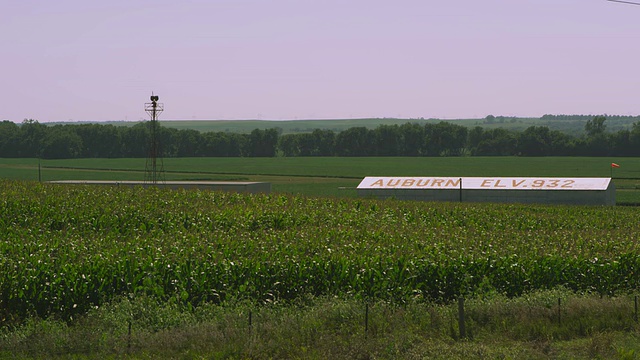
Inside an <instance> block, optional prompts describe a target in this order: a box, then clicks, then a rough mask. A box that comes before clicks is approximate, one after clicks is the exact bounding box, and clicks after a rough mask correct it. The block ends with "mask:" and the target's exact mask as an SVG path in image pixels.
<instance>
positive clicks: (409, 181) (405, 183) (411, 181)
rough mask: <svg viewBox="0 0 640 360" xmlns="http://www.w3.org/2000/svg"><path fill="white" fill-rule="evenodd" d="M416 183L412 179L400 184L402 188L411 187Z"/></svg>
mask: <svg viewBox="0 0 640 360" xmlns="http://www.w3.org/2000/svg"><path fill="white" fill-rule="evenodd" d="M415 182H416V181H415V180H414V179H407V180H405V181H404V182H403V183H402V186H412V185H413V183H415Z"/></svg>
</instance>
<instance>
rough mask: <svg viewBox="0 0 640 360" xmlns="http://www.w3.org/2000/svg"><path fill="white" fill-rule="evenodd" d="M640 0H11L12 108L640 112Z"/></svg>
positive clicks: (6, 104)
mask: <svg viewBox="0 0 640 360" xmlns="http://www.w3.org/2000/svg"><path fill="white" fill-rule="evenodd" d="M639 40H640V6H635V5H627V4H621V3H614V2H609V1H606V0H484V1H483V0H457V1H456V0H440V1H436V0H396V1H391V0H389V1H381V0H366V1H364V0H362V1H361V0H180V1H176V0H108V1H97V0H57V1H49V0H40V1H36V0H0V64H1V66H2V68H1V69H0V120H11V121H14V122H21V121H22V120H23V119H25V118H33V119H37V120H39V121H41V122H46V121H69V120H73V121H100V120H129V121H133V120H141V119H147V118H148V116H147V114H146V113H145V112H144V103H145V102H148V101H149V96H150V95H151V93H152V92H154V93H155V94H156V95H158V96H159V97H160V102H162V103H164V106H165V111H164V113H162V114H161V116H160V120H179V119H185V120H191V119H200V120H204V119H264V120H286V119H332V118H334V119H335V118H364V117H401V118H418V117H424V118H442V119H451V118H480V117H485V116H487V115H489V114H493V115H496V116H499V115H503V116H521V117H527V116H532V117H538V116H542V115H543V114H604V113H606V114H619V115H638V114H640V61H639V60H640V41H639Z"/></svg>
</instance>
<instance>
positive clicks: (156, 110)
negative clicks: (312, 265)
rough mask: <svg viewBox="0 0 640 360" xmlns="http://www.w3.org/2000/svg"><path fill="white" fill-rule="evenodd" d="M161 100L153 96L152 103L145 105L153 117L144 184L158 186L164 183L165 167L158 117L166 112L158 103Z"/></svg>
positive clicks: (150, 124)
mask: <svg viewBox="0 0 640 360" xmlns="http://www.w3.org/2000/svg"><path fill="white" fill-rule="evenodd" d="M159 99H160V98H159V97H158V96H157V95H153V93H152V95H151V102H150V103H145V104H144V110H145V111H146V112H147V114H149V116H151V121H149V149H148V153H147V163H146V165H145V169H144V183H145V184H157V183H158V182H160V183H164V181H165V179H164V165H163V162H162V149H161V147H160V139H159V133H160V125H159V124H158V115H160V113H161V112H162V111H163V110H164V104H162V103H158V100H159Z"/></svg>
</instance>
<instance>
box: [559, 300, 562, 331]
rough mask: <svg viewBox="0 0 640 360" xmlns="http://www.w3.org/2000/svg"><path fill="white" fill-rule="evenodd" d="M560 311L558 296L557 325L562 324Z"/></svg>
mask: <svg viewBox="0 0 640 360" xmlns="http://www.w3.org/2000/svg"><path fill="white" fill-rule="evenodd" d="M560 315H561V312H560V298H558V325H561V324H562V318H561V317H560Z"/></svg>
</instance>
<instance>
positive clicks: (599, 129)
mask: <svg viewBox="0 0 640 360" xmlns="http://www.w3.org/2000/svg"><path fill="white" fill-rule="evenodd" d="M605 121H607V118H606V117H605V116H602V115H600V116H596V117H594V118H593V119H592V120H587V123H586V124H585V125H584V130H585V131H586V132H587V136H588V137H593V136H597V135H599V134H603V133H604V131H605V129H606V128H607V125H605Z"/></svg>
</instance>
